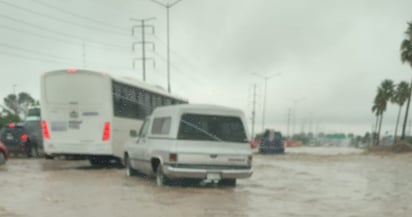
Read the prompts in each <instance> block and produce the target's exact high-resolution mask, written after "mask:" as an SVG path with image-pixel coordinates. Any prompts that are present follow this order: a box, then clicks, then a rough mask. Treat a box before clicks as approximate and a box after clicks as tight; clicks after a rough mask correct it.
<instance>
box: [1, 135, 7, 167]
mask: <svg viewBox="0 0 412 217" xmlns="http://www.w3.org/2000/svg"><path fill="white" fill-rule="evenodd" d="M8 158H9V151H8V150H7V147H6V146H5V145H4V144H3V143H2V142H1V141H0V165H3V164H5V163H6V162H7V159H8Z"/></svg>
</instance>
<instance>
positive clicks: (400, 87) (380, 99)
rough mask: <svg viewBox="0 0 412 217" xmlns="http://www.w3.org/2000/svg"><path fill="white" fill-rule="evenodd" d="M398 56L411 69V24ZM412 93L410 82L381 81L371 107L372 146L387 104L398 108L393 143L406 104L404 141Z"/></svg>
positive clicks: (378, 136)
mask: <svg viewBox="0 0 412 217" xmlns="http://www.w3.org/2000/svg"><path fill="white" fill-rule="evenodd" d="M400 56H401V61H402V63H407V64H409V65H410V66H411V67H412V22H409V23H408V27H407V30H406V31H405V39H404V40H403V41H402V43H401V48H400ZM411 93H412V80H411V82H410V83H408V82H406V81H401V82H399V83H397V84H395V83H394V82H393V81H392V80H390V79H385V80H384V81H382V83H381V84H380V86H379V87H378V88H377V93H376V96H375V99H374V101H373V105H372V113H373V114H374V115H375V116H376V122H375V127H374V128H375V129H374V132H375V138H374V144H375V145H378V144H379V141H380V133H381V128H382V122H383V114H384V113H385V111H386V108H387V106H388V103H393V104H396V105H397V106H399V109H398V115H397V119H396V125H395V132H394V143H396V141H397V135H398V126H399V122H400V117H401V113H402V108H403V106H404V105H405V103H406V110H405V114H404V118H403V124H402V133H401V137H400V139H401V140H404V139H405V130H406V124H407V121H408V114H409V107H410V103H411V95H412V94H411Z"/></svg>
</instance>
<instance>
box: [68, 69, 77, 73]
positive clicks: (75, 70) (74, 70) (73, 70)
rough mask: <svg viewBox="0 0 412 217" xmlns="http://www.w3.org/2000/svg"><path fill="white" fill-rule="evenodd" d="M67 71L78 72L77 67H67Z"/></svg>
mask: <svg viewBox="0 0 412 217" xmlns="http://www.w3.org/2000/svg"><path fill="white" fill-rule="evenodd" d="M67 72H68V73H76V72H77V69H75V68H69V69H67Z"/></svg>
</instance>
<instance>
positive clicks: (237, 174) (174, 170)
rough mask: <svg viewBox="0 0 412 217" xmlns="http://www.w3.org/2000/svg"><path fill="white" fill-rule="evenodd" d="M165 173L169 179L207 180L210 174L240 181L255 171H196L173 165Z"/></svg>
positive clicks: (164, 169) (211, 169)
mask: <svg viewBox="0 0 412 217" xmlns="http://www.w3.org/2000/svg"><path fill="white" fill-rule="evenodd" d="M163 172H164V174H165V175H166V176H167V177H168V178H176V179H177V178H193V179H207V176H208V174H219V175H220V178H221V179H240V178H249V177H250V176H252V174H253V169H252V168H248V169H219V168H217V169H213V168H208V169H198V168H197V169H196V168H181V167H174V166H172V165H165V166H164V167H163Z"/></svg>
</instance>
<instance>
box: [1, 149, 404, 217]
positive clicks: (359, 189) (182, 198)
mask: <svg viewBox="0 0 412 217" xmlns="http://www.w3.org/2000/svg"><path fill="white" fill-rule="evenodd" d="M316 150H317V151H316ZM343 150H344V149H328V148H291V149H287V151H286V152H287V153H286V154H285V155H264V156H262V155H255V156H254V169H255V171H254V174H253V176H252V178H250V179H244V180H239V181H238V186H237V187H236V188H227V187H213V186H206V187H201V186H195V187H184V186H167V187H157V186H156V184H155V181H154V180H153V179H150V178H144V177H139V176H138V177H132V178H128V177H126V176H125V172H124V170H123V169H107V168H92V167H90V166H89V164H88V162H86V161H61V160H43V159H23V158H21V159H11V160H10V161H9V162H8V163H7V165H6V166H2V167H0V195H1V196H0V216H1V217H3V216H13V217H14V216H16V217H17V216H18V217H23V216H30V217H31V216H33V217H37V216H38V217H44V216H59V217H66V216H67V217H68V216H99V217H106V216H107V217H108V216H119V217H127V216H159V217H160V216H162V217H163V216H169V217H171V216H176V217H177V216H202V217H203V216H205V217H206V216H209V217H213V216H256V217H257V216H325V217H326V216H328V217H329V216H334V217H337V216H339V217H340V216H342V217H343V216H347V217H356V216H359V217H361V216H362V217H364V216H374V217H376V216H382V217H383V216H405V217H406V216H408V217H409V216H412V205H410V204H411V203H412V154H400V155H370V154H368V155H366V154H362V153H361V152H360V151H358V150H355V149H352V150H349V149H348V150H345V151H343Z"/></svg>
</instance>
